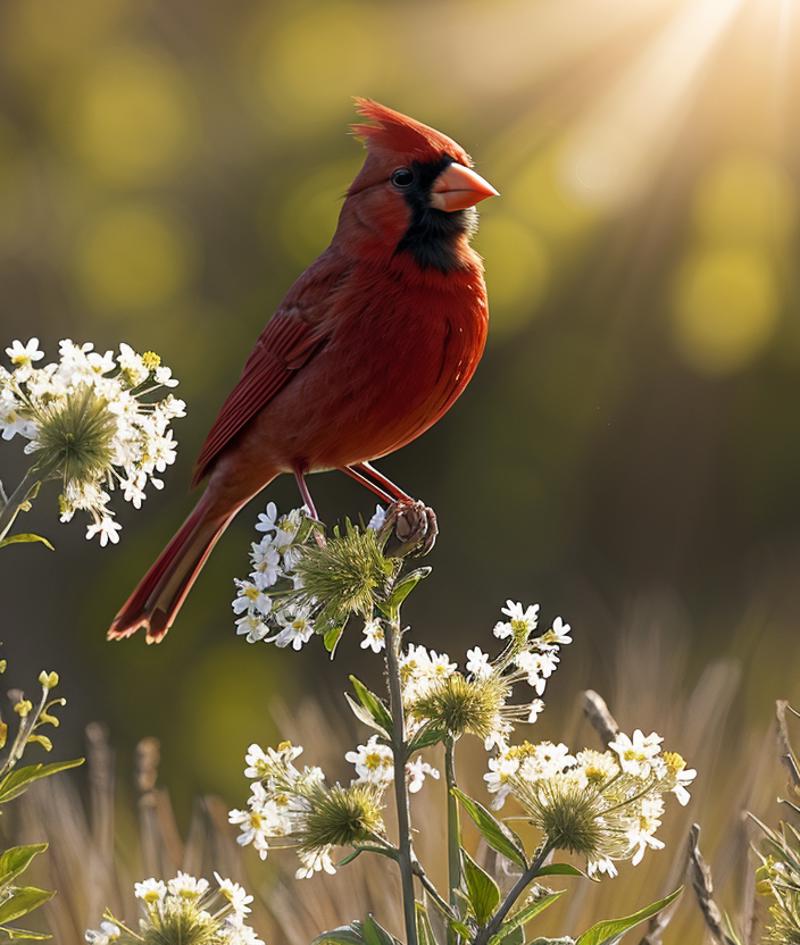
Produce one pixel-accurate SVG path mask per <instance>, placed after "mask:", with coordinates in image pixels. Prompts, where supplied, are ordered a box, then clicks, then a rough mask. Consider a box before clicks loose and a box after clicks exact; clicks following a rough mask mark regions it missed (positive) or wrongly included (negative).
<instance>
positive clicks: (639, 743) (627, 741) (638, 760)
mask: <svg viewBox="0 0 800 945" xmlns="http://www.w3.org/2000/svg"><path fill="white" fill-rule="evenodd" d="M663 740H664V739H663V738H662V737H661V736H660V735H656V733H655V732H651V733H650V734H649V735H645V734H644V732H642V730H641V729H638V728H637V729H636V731H635V732H634V733H633V738H632V739H631V738H629V737H628V736H627V735H625V734H624V733H623V732H620V734H619V735H617V737H616V738H615V739H614V741H613V742H609V743H608V747H609V748H611V749H613V751H615V752H616V753H617V755H619V763H620V767H621V768H622V770H623V771H624V772H625V773H626V774H632V775H634V776H635V777H638V778H646V777H647V776H648V775H649V774H650V772H651V771H652V770H653V768H654V760H655V759H656V757H657V756H658V754H659V752H660V751H661V742H662V741H663Z"/></svg>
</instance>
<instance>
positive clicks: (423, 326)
mask: <svg viewBox="0 0 800 945" xmlns="http://www.w3.org/2000/svg"><path fill="white" fill-rule="evenodd" d="M356 104H357V107H358V111H359V113H360V114H361V115H363V116H364V117H365V118H367V119H369V120H370V122H371V123H370V124H356V125H353V132H354V133H355V134H356V135H357V136H359V137H360V138H362V139H363V140H364V142H365V144H366V149H367V156H366V160H365V162H364V166H363V167H362V168H361V171H360V172H359V174H358V176H357V177H356V179H355V180H354V181H353V183H352V185H351V186H350V189H349V190H348V192H347V196H346V199H345V201H344V204H343V205H342V210H341V213H340V215H339V223H338V226H337V228H336V232H335V234H334V236H333V239H332V240H331V244H330V246H329V247H328V248H327V249H326V250H325V252H324V253H322V255H321V256H320V257H319V258H318V259H317V260H316V261H315V262H314V263H312V264H311V266H309V268H308V269H307V270H306V271H305V272H304V273H303V274H302V275H301V276H300V278H299V279H298V280H297V281H296V282H295V283H294V285H293V286H292V287H291V288H290V289H289V291H288V293H287V295H286V297H285V298H284V300H283V302H282V303H281V305H280V307H279V309H278V311H277V312H276V313H275V315H274V316H273V317H272V319H271V320H270V321H269V322H268V323H267V326H266V328H265V329H264V331H263V332H262V333H261V336H260V337H259V339H258V341H257V342H256V346H255V348H254V349H253V352H252V353H251V355H250V357H249V358H248V360H247V362H246V364H245V367H244V371H243V373H242V377H241V379H240V380H239V382H238V384H237V385H236V387H235V388H234V389H233V391H232V392H231V394H230V396H229V397H228V399H227V400H226V401H225V403H224V404H223V405H222V409H221V410H220V412H219V416H218V417H217V419H216V421H215V423H214V425H213V427H212V428H211V432H210V433H209V434H208V437H207V438H206V441H205V444H204V445H203V448H202V450H201V451H200V455H199V457H198V459H197V463H196V465H195V469H194V479H193V485H194V484H197V483H199V482H200V481H201V480H203V479H204V478H206V477H208V485H207V486H206V490H205V492H204V493H203V495H202V497H201V498H200V500H199V502H198V503H197V505H196V506H195V508H194V510H193V511H192V513H191V515H190V516H189V518H188V519H187V520H186V521H185V522H184V524H183V526H182V527H181V528H180V530H179V531H178V533H177V534H176V535H175V536H174V537H173V539H172V541H170V543H169V544H168V545H167V547H166V548H165V549H164V551H163V552H162V553H161V555H160V557H159V558H158V560H157V561H156V563H155V564H154V565H153V566H152V567H151V568H150V570H149V571H148V572H147V574H146V575H145V576H144V578H143V579H142V581H141V583H140V584H139V586H138V587H137V588H136V590H135V591H134V592H133V594H132V595H131V596H130V597H129V598H128V600H127V601H126V603H125V605H124V606H123V607H122V609H121V610H120V612H119V613H118V614H117V616H116V618H115V619H114V622H113V624H112V625H111V629H110V630H109V631H108V637H109V639H121V638H124V637H128V636H130V635H131V634H132V633H135V632H136V631H137V630H138V629H140V628H141V627H144V628H145V630H146V632H147V642H148V643H153V642H158V641H159V640H161V639H162V638H163V637H164V635H165V634H166V632H167V630H168V629H169V628H170V627H171V626H172V623H173V622H174V620H175V616H176V615H177V613H178V610H179V609H180V607H181V605H182V603H183V601H184V600H185V598H186V595H187V594H188V593H189V590H190V588H191V586H192V584H193V583H194V581H195V579H196V578H197V575H198V573H199V572H200V569H201V568H202V567H203V565H204V563H205V561H206V559H207V558H208V556H209V554H210V553H211V550H212V549H213V547H214V545H215V544H216V542H217V540H218V539H219V537H220V535H221V534H222V533H223V531H224V530H225V528H226V527H227V525H228V524H229V523H230V521H231V520H232V519H233V517H234V516H235V515H236V513H237V512H238V511H239V509H241V508H242V506H243V505H245V504H246V503H247V502H248V501H249V500H250V499H251V498H252V497H253V496H254V495H256V494H257V493H259V492H260V491H261V490H262V489H263V488H264V487H265V486H266V485H267V484H268V483H270V482H271V481H272V480H273V479H275V477H276V476H278V475H280V474H281V473H293V474H294V476H295V477H296V479H297V482H298V485H299V487H300V492H301V494H302V497H303V500H304V501H305V504H306V505H307V506H308V509H309V511H310V512H311V514H312V515H314V516H316V512H315V509H314V504H313V502H312V499H311V496H310V494H309V491H308V487H307V484H306V481H305V476H306V475H307V474H308V473H312V472H320V471H322V470H328V469H339V470H342V471H343V472H345V473H347V474H348V475H350V476H352V477H353V478H354V479H357V480H358V481H359V482H361V483H362V484H363V485H366V486H367V487H368V488H370V489H372V491H373V492H376V493H377V494H378V495H379V496H380V497H381V498H382V499H383V500H385V501H391V500H393V499H398V498H401V499H407V498H408V496H407V495H406V494H405V493H404V492H402V490H400V489H398V488H397V486H395V485H394V484H393V483H391V482H390V481H389V480H388V479H386V478H385V477H384V476H382V475H381V474H380V473H378V472H377V470H375V469H373V468H372V467H371V466H370V465H369V461H370V460H373V459H376V458H378V457H381V456H386V455H387V454H388V453H391V452H393V451H394V450H397V449H399V448H400V447H401V446H405V444H406V443H410V442H411V441H412V440H413V439H415V438H416V437H418V436H419V435H420V434H421V433H424V432H425V430H427V429H428V428H429V427H431V426H432V425H433V424H434V423H436V421H437V420H438V419H439V418H440V417H441V416H442V415H443V414H444V413H445V412H446V411H447V410H449V409H450V407H451V406H452V405H453V403H454V401H455V400H456V398H457V397H458V396H459V395H460V394H461V392H462V391H463V390H464V388H465V387H466V386H467V384H468V383H469V381H470V379H471V377H472V375H473V373H474V371H475V368H476V367H477V364H478V361H479V360H480V357H481V355H482V353H483V349H484V345H485V343H486V333H487V328H488V308H487V301H486V286H485V284H484V281H483V265H482V263H481V258H480V256H478V254H477V253H476V252H475V251H474V250H473V249H472V248H471V247H470V244H469V240H470V237H471V236H472V235H473V234H474V232H475V229H476V225H477V212H476V210H475V209H474V206H475V204H477V203H478V202H479V201H481V200H484V199H485V198H487V197H491V196H496V195H497V191H496V190H495V189H494V188H493V187H492V186H491V184H489V183H487V182H486V181H485V180H484V179H483V178H482V177H480V176H479V175H478V174H476V173H475V171H473V170H472V169H471V163H472V162H471V160H470V157H469V155H468V154H467V153H466V152H465V151H464V149H463V148H462V147H461V146H460V145H458V144H456V142H455V141H453V140H452V139H450V138H448V137H447V136H446V135H444V134H442V133H441V132H439V131H435V130H434V129H433V128H429V127H428V126H427V125H423V124H421V123H420V122H418V121H414V119H412V118H408V117H407V116H406V115H402V114H400V113H399V112H396V111H394V110H392V109H391V108H386V107H385V106H383V105H379V104H378V103H377V102H373V101H370V100H369V99H356Z"/></svg>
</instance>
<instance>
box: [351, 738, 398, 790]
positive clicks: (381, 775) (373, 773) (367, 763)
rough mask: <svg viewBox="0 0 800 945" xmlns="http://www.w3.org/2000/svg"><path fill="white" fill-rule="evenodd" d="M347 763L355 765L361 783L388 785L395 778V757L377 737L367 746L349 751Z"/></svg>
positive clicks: (371, 739) (360, 746)
mask: <svg viewBox="0 0 800 945" xmlns="http://www.w3.org/2000/svg"><path fill="white" fill-rule="evenodd" d="M344 757H345V760H346V761H349V762H350V764H352V765H355V769H356V774H357V775H358V780H359V781H368V782H370V783H372V784H386V783H388V782H389V781H391V780H392V779H393V778H394V755H393V754H392V749H391V748H390V747H389V746H388V745H382V744H381V743H380V742H379V741H378V736H377V735H372V736H371V737H370V739H369V741H368V742H367V743H366V745H359V746H358V748H356V750H355V751H348V752H347V754H346V755H345V756H344Z"/></svg>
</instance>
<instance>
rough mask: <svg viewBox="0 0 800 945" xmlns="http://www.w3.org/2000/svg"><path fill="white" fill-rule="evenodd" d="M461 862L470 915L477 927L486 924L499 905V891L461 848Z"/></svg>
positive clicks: (489, 877) (485, 873) (495, 884)
mask: <svg viewBox="0 0 800 945" xmlns="http://www.w3.org/2000/svg"><path fill="white" fill-rule="evenodd" d="M461 862H462V864H463V867H464V880H465V882H466V884H467V898H468V899H469V904H470V906H471V907H472V913H473V915H474V916H475V919H476V920H477V922H478V924H479V925H486V923H487V922H488V921H489V919H491V917H492V916H493V915H494V911H495V909H496V908H497V907H498V905H500V889H499V887H498V885H497V883H496V882H495V881H494V880H493V879H492V877H491V876H490V875H489V874H488V873H487V872H486V870H484V869H482V868H481V867H480V866H478V864H477V863H476V862H475V860H473V859H472V857H471V856H470V855H469V853H467V851H466V850H465V849H464V848H463V847H462V848H461Z"/></svg>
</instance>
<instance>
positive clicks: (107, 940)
mask: <svg viewBox="0 0 800 945" xmlns="http://www.w3.org/2000/svg"><path fill="white" fill-rule="evenodd" d="M121 934H122V931H121V930H120V927H119V926H118V925H115V924H114V923H113V922H101V923H100V928H99V929H87V930H86V934H85V935H84V936H83V938H84V941H85V942H87V943H88V945H111V942H116V940H117V939H118V938H119V937H120V935H121Z"/></svg>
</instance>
